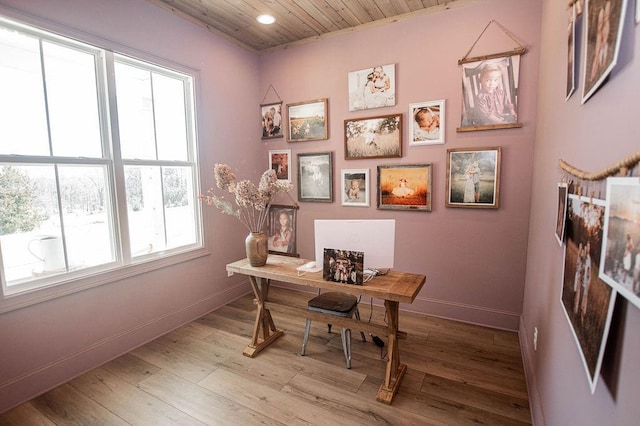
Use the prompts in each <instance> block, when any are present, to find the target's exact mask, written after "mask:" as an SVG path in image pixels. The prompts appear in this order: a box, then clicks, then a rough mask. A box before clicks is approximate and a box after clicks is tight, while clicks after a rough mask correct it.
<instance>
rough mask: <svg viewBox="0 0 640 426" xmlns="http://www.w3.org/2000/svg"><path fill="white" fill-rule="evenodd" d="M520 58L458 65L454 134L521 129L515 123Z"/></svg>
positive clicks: (516, 122) (515, 56)
mask: <svg viewBox="0 0 640 426" xmlns="http://www.w3.org/2000/svg"><path fill="white" fill-rule="evenodd" d="M519 70H520V55H511V56H503V57H499V58H494V59H487V60H483V61H475V62H465V63H463V64H462V117H461V122H460V127H458V128H457V131H458V132H472V131H476V130H492V129H509V128H514V127H522V123H519V122H518V96H517V94H518V74H519Z"/></svg>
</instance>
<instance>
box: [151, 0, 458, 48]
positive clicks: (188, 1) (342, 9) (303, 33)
mask: <svg viewBox="0 0 640 426" xmlns="http://www.w3.org/2000/svg"><path fill="white" fill-rule="evenodd" d="M148 1H149V2H151V3H153V4H155V5H158V6H161V7H163V8H166V9H168V10H170V11H171V12H173V13H175V14H176V15H178V16H180V17H182V18H184V19H187V20H189V21H191V22H193V23H195V24H197V25H200V26H203V27H205V28H207V29H208V30H209V31H211V32H213V33H215V34H218V35H220V36H222V37H224V38H226V39H228V40H230V41H232V42H234V43H236V44H238V45H240V46H242V47H244V48H246V49H248V50H250V51H252V52H255V53H259V52H265V51H271V50H277V49H281V48H285V47H287V46H290V45H293V44H300V43H306V42H309V41H313V40H318V39H320V38H324V37H327V36H330V35H336V34H342V33H344V32H349V31H354V30H357V29H361V28H363V27H368V26H372V25H380V24H384V23H388V22H395V21H397V20H399V19H403V18H407V17H411V16H414V15H416V14H423V13H428V12H436V11H439V10H445V9H448V8H449V7H450V6H451V5H452V4H453V3H456V4H459V3H464V2H465V0H148ZM264 13H267V14H270V15H272V16H274V17H275V18H276V22H275V23H274V24H271V25H262V24H259V23H258V22H257V21H256V17H257V16H258V15H261V14H264Z"/></svg>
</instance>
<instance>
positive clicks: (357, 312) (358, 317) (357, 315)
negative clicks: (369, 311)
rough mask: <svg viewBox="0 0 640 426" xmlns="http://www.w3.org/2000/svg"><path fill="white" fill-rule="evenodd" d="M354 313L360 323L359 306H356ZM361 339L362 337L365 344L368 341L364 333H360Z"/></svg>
mask: <svg viewBox="0 0 640 426" xmlns="http://www.w3.org/2000/svg"><path fill="white" fill-rule="evenodd" d="M353 313H354V314H355V316H356V319H357V320H358V321H360V311H359V310H358V305H356V307H355V308H354V310H353ZM360 337H362V341H363V342H366V341H367V339H366V338H365V337H364V333H363V332H362V331H361V332H360Z"/></svg>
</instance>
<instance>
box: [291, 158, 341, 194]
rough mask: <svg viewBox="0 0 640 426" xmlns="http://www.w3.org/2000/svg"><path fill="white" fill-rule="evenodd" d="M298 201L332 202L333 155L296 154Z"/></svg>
mask: <svg viewBox="0 0 640 426" xmlns="http://www.w3.org/2000/svg"><path fill="white" fill-rule="evenodd" d="M298 200H299V201H316V202H326V203H332V202H333V153H332V152H318V153H304V154H298Z"/></svg>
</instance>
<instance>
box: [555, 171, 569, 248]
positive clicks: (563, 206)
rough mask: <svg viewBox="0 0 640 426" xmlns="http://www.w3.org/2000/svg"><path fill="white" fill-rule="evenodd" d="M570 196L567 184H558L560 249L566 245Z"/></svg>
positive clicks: (557, 233) (556, 233)
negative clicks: (565, 237) (565, 235)
mask: <svg viewBox="0 0 640 426" xmlns="http://www.w3.org/2000/svg"><path fill="white" fill-rule="evenodd" d="M568 195H569V185H568V184H567V183H566V182H560V183H559V184H558V210H557V217H556V232H555V235H556V241H558V244H559V245H560V247H562V244H563V243H564V234H565V225H566V222H567V196H568Z"/></svg>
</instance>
